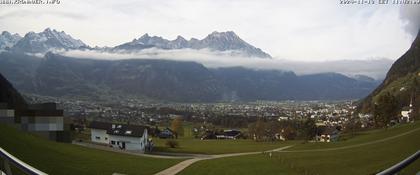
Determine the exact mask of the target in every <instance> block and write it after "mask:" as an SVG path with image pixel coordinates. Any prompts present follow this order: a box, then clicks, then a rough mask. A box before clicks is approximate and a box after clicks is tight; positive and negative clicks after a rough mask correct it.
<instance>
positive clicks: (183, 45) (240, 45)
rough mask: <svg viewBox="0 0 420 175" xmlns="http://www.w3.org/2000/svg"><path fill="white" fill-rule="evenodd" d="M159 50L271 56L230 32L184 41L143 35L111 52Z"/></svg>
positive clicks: (214, 33)
mask: <svg viewBox="0 0 420 175" xmlns="http://www.w3.org/2000/svg"><path fill="white" fill-rule="evenodd" d="M153 47H154V48H159V49H167V50H170V49H197V50H199V49H209V50H212V51H232V54H238V55H241V56H247V57H260V58H271V56H270V55H269V54H267V53H265V52H264V51H262V50H261V49H259V48H256V47H254V46H252V45H250V44H248V43H247V42H245V41H244V40H242V39H241V38H239V36H238V35H236V34H235V33H234V32H232V31H228V32H213V33H211V34H209V35H208V36H207V37H206V38H204V39H202V40H198V39H195V38H192V39H191V40H186V39H185V38H183V37H182V36H178V37H177V38H176V39H175V40H167V39H164V38H162V37H158V36H149V35H148V34H144V35H143V36H142V37H140V38H138V39H134V40H133V41H131V42H127V43H124V44H121V45H118V46H116V47H114V48H113V49H112V50H113V51H126V52H136V51H140V50H143V49H147V48H153Z"/></svg>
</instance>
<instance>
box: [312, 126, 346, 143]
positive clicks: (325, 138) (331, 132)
mask: <svg viewBox="0 0 420 175" xmlns="http://www.w3.org/2000/svg"><path fill="white" fill-rule="evenodd" d="M339 135H340V132H339V131H338V130H337V129H335V128H331V127H328V128H325V129H324V131H322V132H321V133H320V134H317V135H316V136H315V140H316V141H317V142H336V141H338V137H339Z"/></svg>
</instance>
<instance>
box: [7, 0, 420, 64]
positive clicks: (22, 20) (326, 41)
mask: <svg viewBox="0 0 420 175" xmlns="http://www.w3.org/2000/svg"><path fill="white" fill-rule="evenodd" d="M419 23H420V5H403V6H401V5H394V4H388V5H378V4H375V5H367V4H364V5H360V4H356V5H342V4H340V0H299V1H297V0H164V1H163V0H162V1H156V0H154V1H150V0H124V1H117V0H101V1H96V0H95V1H92V0H61V1H60V4H57V5H4V4H3V5H0V31H9V32H12V33H19V34H21V35H24V34H25V33H27V32H29V31H35V32H41V31H43V30H44V29H45V28H47V27H50V28H53V29H56V30H59V31H65V32H66V33H68V34H70V35H71V36H73V37H74V38H77V39H81V40H82V41H84V42H85V43H86V44H88V45H90V46H96V45H98V46H115V45H119V44H122V43H124V42H128V41H131V40H133V39H134V38H138V37H140V36H142V35H143V34H144V33H148V34H149V35H158V36H162V37H164V38H167V39H175V38H176V37H177V36H178V35H181V36H183V37H185V38H188V39H189V38H191V37H194V38H198V39H202V38H204V37H205V36H207V35H208V34H210V33H211V32H213V31H234V32H235V33H236V34H237V35H239V36H240V37H241V38H242V39H243V40H245V41H247V42H248V43H250V44H252V45H254V46H256V47H258V48H261V49H262V50H264V51H265V52H267V53H269V54H270V55H272V56H273V57H274V58H275V59H281V60H291V61H307V62H313V61H325V60H328V61H334V60H369V59H378V58H388V59H393V60H395V59H397V58H399V57H400V56H401V55H402V54H403V53H404V52H405V51H406V50H407V49H408V48H409V47H410V45H411V42H412V41H413V40H414V36H415V35H416V32H417V31H418V30H419V26H420V25H419Z"/></svg>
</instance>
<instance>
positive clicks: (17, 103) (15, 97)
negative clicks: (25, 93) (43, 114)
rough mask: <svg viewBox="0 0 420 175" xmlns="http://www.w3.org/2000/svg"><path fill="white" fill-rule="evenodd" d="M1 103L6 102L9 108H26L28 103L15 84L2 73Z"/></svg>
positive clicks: (0, 76) (0, 83)
mask: <svg viewBox="0 0 420 175" xmlns="http://www.w3.org/2000/svg"><path fill="white" fill-rule="evenodd" d="M0 103H6V104H7V105H8V107H9V108H13V109H24V108H26V106H27V104H26V102H25V100H24V99H23V97H22V96H21V95H20V94H19V92H17V91H16V90H15V89H14V88H13V86H12V85H11V84H10V83H9V82H8V81H7V79H6V78H4V77H3V75H1V74H0Z"/></svg>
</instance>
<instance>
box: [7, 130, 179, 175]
mask: <svg viewBox="0 0 420 175" xmlns="http://www.w3.org/2000/svg"><path fill="white" fill-rule="evenodd" d="M0 147H2V148H3V149H5V150H6V151H8V152H9V153H11V154H13V155H14V156H16V157H17V158H19V159H21V160H23V161H24V162H26V163H28V164H29V165H31V166H33V167H36V168H37V169H39V170H41V171H44V172H46V173H48V174H54V175H56V174H57V175H61V174H109V175H111V174H112V173H115V172H117V173H123V174H130V175H134V174H154V173H156V172H159V171H161V170H163V169H165V168H168V167H170V166H172V165H174V164H176V163H178V162H179V161H181V160H178V159H156V158H146V157H139V156H131V155H127V154H120V153H114V152H108V151H101V150H95V149H90V148H84V147H80V146H76V145H71V144H65V143H56V142H51V141H47V140H45V139H42V138H39V137H37V136H34V135H31V134H28V133H24V132H22V131H18V130H16V129H14V128H11V127H9V126H6V125H0Z"/></svg>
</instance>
